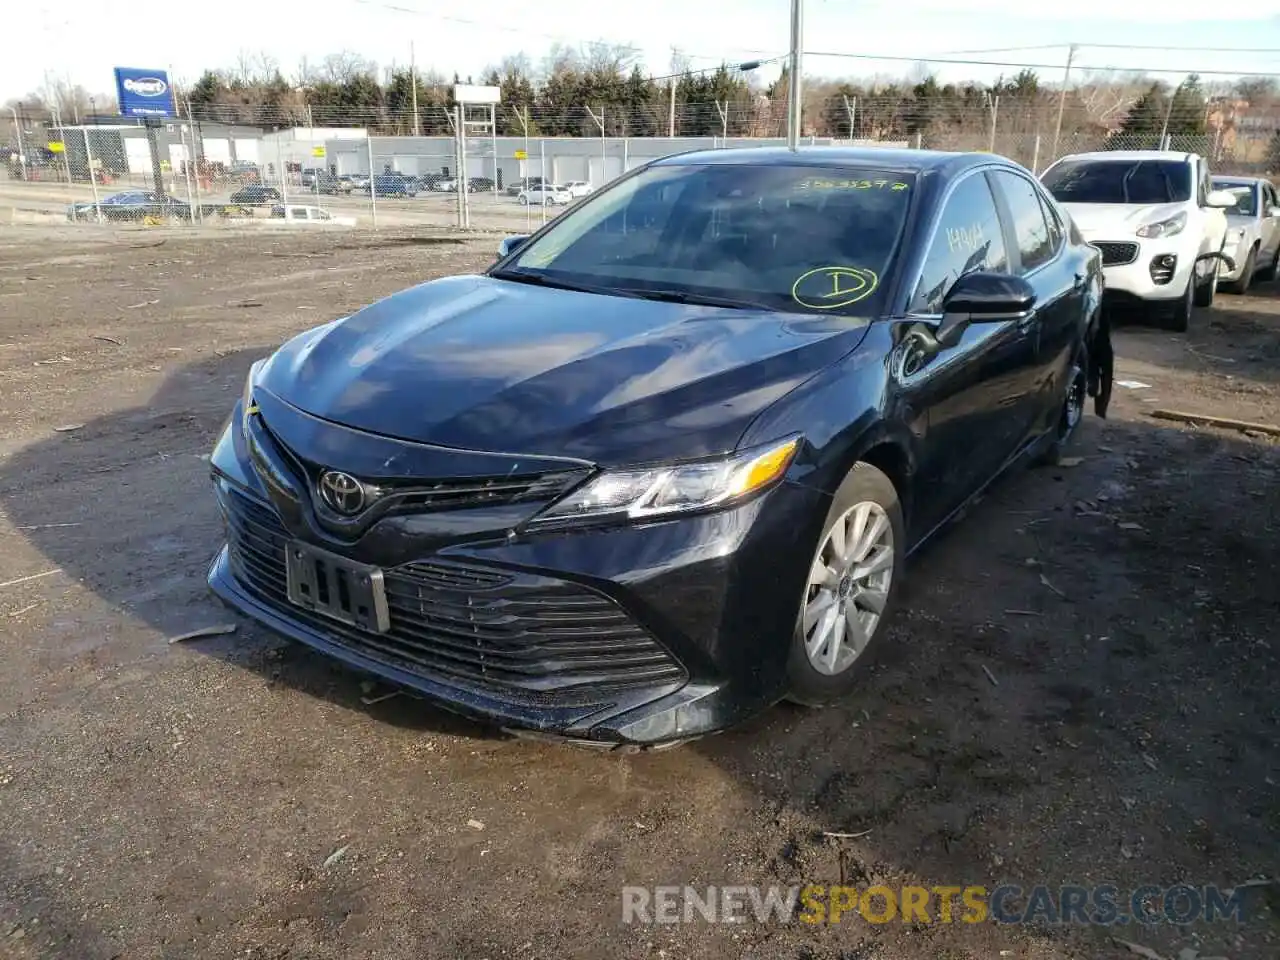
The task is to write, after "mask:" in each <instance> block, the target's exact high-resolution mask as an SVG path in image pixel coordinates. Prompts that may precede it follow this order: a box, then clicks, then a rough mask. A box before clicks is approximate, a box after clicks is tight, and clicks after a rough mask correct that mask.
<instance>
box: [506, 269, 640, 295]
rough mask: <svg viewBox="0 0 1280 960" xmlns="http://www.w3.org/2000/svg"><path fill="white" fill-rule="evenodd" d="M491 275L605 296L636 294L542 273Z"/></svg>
mask: <svg viewBox="0 0 1280 960" xmlns="http://www.w3.org/2000/svg"><path fill="white" fill-rule="evenodd" d="M489 276H491V277H493V278H495V279H497V280H511V281H512V282H514V283H527V284H530V285H531V286H535V287H554V288H555V289H557V290H575V291H577V292H578V293H598V294H600V295H601V296H605V297H629V296H634V294H630V293H627V292H626V291H625V290H616V289H614V288H613V287H595V286H592V285H591V284H588V283H575V282H573V281H571V280H559V279H556V278H555V277H548V276H546V275H545V274H541V273H521V272H520V271H518V270H496V271H494V272H493V273H490V274H489Z"/></svg>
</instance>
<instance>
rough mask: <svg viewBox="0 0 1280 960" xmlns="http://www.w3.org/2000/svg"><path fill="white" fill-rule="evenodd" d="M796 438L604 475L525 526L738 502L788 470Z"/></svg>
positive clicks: (650, 514)
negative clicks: (724, 454) (718, 455)
mask: <svg viewBox="0 0 1280 960" xmlns="http://www.w3.org/2000/svg"><path fill="white" fill-rule="evenodd" d="M799 446H800V438H799V437H790V438H788V439H786V440H783V441H781V442H780V443H771V444H769V445H767V446H763V447H754V448H752V449H750V450H746V451H743V452H741V453H735V454H733V455H731V456H728V457H722V458H719V459H716V460H703V461H701V462H698V463H684V464H676V465H672V466H655V467H643V468H639V469H635V470H606V471H604V472H603V473H601V474H599V475H598V476H596V477H595V478H594V479H592V480H590V481H589V482H587V483H586V484H585V485H584V486H581V487H579V488H578V489H577V490H575V491H574V492H573V493H570V494H569V495H568V496H566V497H564V498H563V499H561V500H557V501H556V502H555V503H553V504H552V505H551V506H549V507H548V508H547V509H546V510H544V511H542V513H540V514H538V515H537V516H536V517H534V518H533V520H532V521H531V526H540V525H543V524H553V523H566V522H573V521H575V520H580V521H599V520H640V519H647V518H649V517H663V516H669V515H672V514H679V513H688V512H690V511H694V510H707V509H711V508H715V507H724V506H729V505H731V504H734V503H740V502H742V501H743V500H746V499H748V498H750V497H751V496H753V495H755V494H758V493H761V492H763V491H764V490H766V489H768V488H769V487H771V486H773V484H774V483H776V482H777V481H778V480H780V479H781V478H782V475H783V474H784V473H786V471H787V467H789V466H790V465H791V461H792V459H793V458H794V457H795V454H796V450H797V449H798V448H799Z"/></svg>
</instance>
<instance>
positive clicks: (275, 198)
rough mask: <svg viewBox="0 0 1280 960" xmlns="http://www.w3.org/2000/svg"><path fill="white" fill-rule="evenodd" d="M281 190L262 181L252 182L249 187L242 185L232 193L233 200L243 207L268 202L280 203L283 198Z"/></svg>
mask: <svg viewBox="0 0 1280 960" xmlns="http://www.w3.org/2000/svg"><path fill="white" fill-rule="evenodd" d="M281 199H282V198H281V196H280V191H279V190H277V189H276V188H275V187H268V186H264V185H263V184H260V183H254V184H250V185H249V186H247V187H241V188H240V189H239V190H237V191H236V192H235V193H233V194H232V195H231V202H232V203H234V204H238V205H239V206H242V207H252V206H259V205H263V204H268V203H279V202H280V200H281Z"/></svg>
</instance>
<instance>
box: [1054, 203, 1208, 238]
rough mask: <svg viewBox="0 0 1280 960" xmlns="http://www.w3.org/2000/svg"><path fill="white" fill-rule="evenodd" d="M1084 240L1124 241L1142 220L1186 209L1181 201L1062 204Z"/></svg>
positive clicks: (1153, 218) (1154, 219) (1144, 221)
mask: <svg viewBox="0 0 1280 960" xmlns="http://www.w3.org/2000/svg"><path fill="white" fill-rule="evenodd" d="M1061 206H1062V208H1063V209H1064V210H1066V211H1067V213H1069V214H1071V219H1072V220H1074V221H1075V224H1076V226H1077V227H1079V228H1080V232H1081V233H1082V234H1084V237H1085V239H1086V240H1123V239H1126V238H1128V237H1132V236H1134V231H1136V230H1137V229H1138V228H1139V227H1140V226H1142V225H1143V224H1144V223H1156V222H1158V221H1160V220H1167V219H1169V218H1170V217H1172V216H1173V215H1174V214H1176V213H1180V212H1181V211H1183V210H1184V209H1186V204H1183V203H1133V204H1129V203H1063V204H1061Z"/></svg>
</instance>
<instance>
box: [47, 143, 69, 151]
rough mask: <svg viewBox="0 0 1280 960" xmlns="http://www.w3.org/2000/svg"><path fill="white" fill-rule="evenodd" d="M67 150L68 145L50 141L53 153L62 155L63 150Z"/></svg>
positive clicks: (50, 148)
mask: <svg viewBox="0 0 1280 960" xmlns="http://www.w3.org/2000/svg"><path fill="white" fill-rule="evenodd" d="M65 149H67V147H66V144H64V143H63V142H62V141H61V140H50V141H49V150H50V151H51V152H53V153H61V152H62V151H63V150H65Z"/></svg>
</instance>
